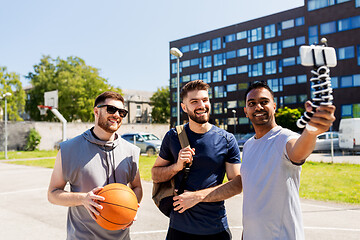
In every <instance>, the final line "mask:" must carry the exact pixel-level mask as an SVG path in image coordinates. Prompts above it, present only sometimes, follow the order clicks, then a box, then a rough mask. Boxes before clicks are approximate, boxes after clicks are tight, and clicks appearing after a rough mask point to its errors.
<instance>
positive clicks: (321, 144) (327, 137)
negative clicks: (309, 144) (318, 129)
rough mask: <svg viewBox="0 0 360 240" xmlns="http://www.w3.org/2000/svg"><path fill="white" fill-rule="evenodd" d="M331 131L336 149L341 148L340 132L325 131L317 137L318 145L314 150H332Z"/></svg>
mask: <svg viewBox="0 0 360 240" xmlns="http://www.w3.org/2000/svg"><path fill="white" fill-rule="evenodd" d="M331 133H332V138H333V139H332V141H333V147H334V151H338V150H340V147H339V133H338V132H325V133H322V134H319V135H318V136H317V138H316V145H315V148H314V152H321V151H323V152H330V151H331Z"/></svg>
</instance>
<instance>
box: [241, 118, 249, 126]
mask: <svg viewBox="0 0 360 240" xmlns="http://www.w3.org/2000/svg"><path fill="white" fill-rule="evenodd" d="M239 124H241V125H243V124H249V119H248V118H247V117H241V118H239Z"/></svg>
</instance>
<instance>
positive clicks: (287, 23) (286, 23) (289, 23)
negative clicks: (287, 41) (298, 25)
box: [281, 19, 295, 30]
mask: <svg viewBox="0 0 360 240" xmlns="http://www.w3.org/2000/svg"><path fill="white" fill-rule="evenodd" d="M294 26H295V23H294V19H290V20H287V21H283V22H282V23H281V29H282V30H284V29H288V28H293V27H294Z"/></svg>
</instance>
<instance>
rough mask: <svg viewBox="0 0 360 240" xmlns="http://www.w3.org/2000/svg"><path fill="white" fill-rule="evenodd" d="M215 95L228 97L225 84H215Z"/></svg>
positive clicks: (216, 96)
mask: <svg viewBox="0 0 360 240" xmlns="http://www.w3.org/2000/svg"><path fill="white" fill-rule="evenodd" d="M214 97H215V98H223V97H226V90H225V86H215V87H214Z"/></svg>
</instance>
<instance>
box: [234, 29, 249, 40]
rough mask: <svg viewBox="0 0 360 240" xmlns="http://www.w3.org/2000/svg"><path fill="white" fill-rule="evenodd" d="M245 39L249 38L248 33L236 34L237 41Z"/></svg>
mask: <svg viewBox="0 0 360 240" xmlns="http://www.w3.org/2000/svg"><path fill="white" fill-rule="evenodd" d="M245 38H247V33H246V31H242V32H238V33H237V34H236V39H237V40H241V39H245Z"/></svg>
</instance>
